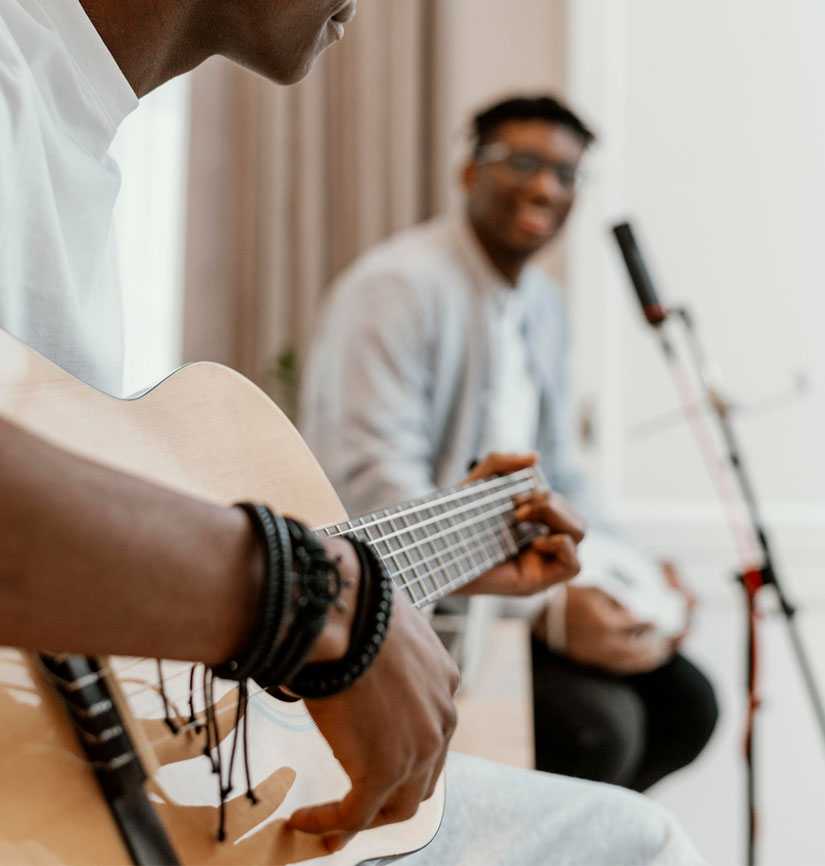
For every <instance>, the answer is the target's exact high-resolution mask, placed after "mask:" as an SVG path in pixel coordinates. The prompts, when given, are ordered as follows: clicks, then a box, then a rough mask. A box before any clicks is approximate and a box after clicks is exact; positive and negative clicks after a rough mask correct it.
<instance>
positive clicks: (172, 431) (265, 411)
mask: <svg viewBox="0 0 825 866" xmlns="http://www.w3.org/2000/svg"><path fill="white" fill-rule="evenodd" d="M0 358H2V359H3V360H2V366H0V417H3V418H5V419H7V420H8V421H10V422H12V423H14V424H16V425H17V426H19V427H21V428H24V429H26V430H28V431H30V432H31V433H34V434H36V435H37V436H40V437H41V438H42V439H44V440H47V441H49V442H51V443H53V444H55V445H57V446H59V447H61V448H63V449H65V450H67V451H71V452H74V453H76V454H78V455H81V456H84V457H86V458H88V459H90V460H93V461H95V462H97V463H101V464H104V465H108V466H111V467H113V468H116V469H119V470H122V471H124V472H127V473H130V474H133V475H136V476H139V477H141V478H144V479H148V480H151V481H153V482H156V483H158V484H160V485H163V486H165V487H168V488H171V489H174V490H177V491H180V492H183V493H186V494H189V495H191V496H196V497H199V498H202V499H206V500H209V501H212V502H216V503H220V504H226V505H228V504H231V503H233V502H237V501H239V500H251V501H257V502H262V503H266V504H268V505H270V506H271V507H272V508H273V509H276V510H277V511H279V512H282V513H286V514H289V515H291V516H294V517H297V518H300V519H301V520H303V521H305V522H306V523H308V524H309V525H310V526H316V527H317V526H325V525H329V524H333V523H340V522H343V521H345V520H346V515H345V513H344V510H343V507H342V506H341V503H340V501H339V500H338V497H337V496H336V495H335V492H334V491H333V489H332V487H331V485H330V484H329V482H328V481H327V479H326V478H325V476H324V474H323V472H322V470H321V468H320V467H319V465H318V463H317V462H316V460H315V458H314V457H313V456H312V454H311V453H310V451H309V449H308V448H307V447H306V445H305V444H304V443H303V441H302V440H301V438H300V436H299V435H298V433H297V431H296V430H295V428H294V427H293V426H292V425H291V424H290V422H289V421H288V420H287V419H286V417H285V416H284V415H283V414H282V413H281V412H280V410H279V409H278V408H277V407H276V406H275V405H274V404H273V403H272V402H271V401H270V400H269V398H268V397H267V396H266V395H265V394H264V393H263V392H262V391H260V390H259V389H258V388H257V387H256V386H254V385H253V384H252V383H250V382H249V381H248V380H246V379H244V378H243V377H242V376H240V375H239V374H237V373H235V372H233V371H232V370H229V369H227V368H225V367H222V366H220V365H217V364H193V365H189V366H186V367H183V368H181V369H180V370H178V371H177V372H176V373H174V374H173V375H172V376H170V377H169V378H168V379H166V380H165V381H164V382H162V383H161V384H160V385H158V386H157V387H155V388H154V389H152V390H151V391H149V392H147V393H146V394H145V395H143V396H141V397H140V398H137V399H130V400H119V399H115V398H112V397H109V396H107V395H105V394H102V393H100V392H98V391H96V390H94V389H92V388H90V387H88V386H86V385H84V384H83V383H81V382H79V381H78V380H76V379H74V378H73V377H72V376H70V375H69V374H68V373H66V372H65V371H63V370H61V369H60V368H59V367H57V366H55V365H53V364H51V363H50V362H49V361H47V360H46V359H45V358H43V357H42V356H40V355H39V354H37V353H36V352H34V351H33V350H31V349H30V348H28V347H27V346H25V345H24V344H23V343H20V342H19V341H17V340H15V339H14V338H13V337H11V336H9V335H8V334H6V333H5V332H2V331H0ZM113 668H114V670H115V676H114V677H112V678H110V679H111V682H110V688H111V689H112V690H113V692H114V693H115V694H116V695H117V696H118V701H117V703H118V705H119V708H120V711H121V716H122V718H123V720H124V722H125V723H126V726H127V727H128V729H129V731H130V733H131V736H132V740H133V742H134V743H135V746H136V748H137V751H138V753H139V755H140V757H141V762H142V764H143V767H144V769H145V770H146V772H147V774H148V775H149V781H148V783H147V785H146V789H147V791H148V793H149V798H150V801H151V802H152V804H153V806H154V809H155V811H156V812H157V814H158V816H159V818H160V821H161V823H162V825H163V827H164V828H165V830H166V832H167V835H168V837H169V839H170V841H171V844H172V846H173V848H174V849H175V852H176V854H177V856H178V858H179V859H180V861H181V862H182V863H191V864H211V863H215V864H234V863H237V864H241V863H243V864H253V863H254V864H258V863H260V864H287V863H299V862H310V861H316V860H318V858H323V859H321V860H320V861H319V862H321V863H323V864H324V866H343V864H347V866H352V864H356V863H360V862H362V861H363V860H367V859H373V858H383V857H391V856H397V855H399V854H403V853H408V852H411V851H414V850H417V849H419V848H421V847H423V846H424V845H426V844H427V843H428V842H429V841H430V839H432V837H433V836H434V835H435V832H436V830H437V829H438V825H439V823H440V820H441V814H442V812H443V802H444V783H443V778H442V781H441V783H440V785H439V788H438V790H437V792H436V794H435V795H434V796H433V797H432V798H430V800H428V801H427V802H426V803H424V804H422V806H421V808H420V809H419V812H418V814H417V815H416V816H415V818H413V819H411V820H410V821H406V822H404V823H401V824H394V825H391V826H389V827H383V828H380V829H376V830H369V831H366V832H364V833H361V834H359V835H358V836H357V837H356V839H355V840H354V841H353V842H351V843H350V845H349V846H347V847H346V848H345V849H344V850H343V851H342V852H339V853H337V854H335V855H328V854H326V852H325V849H323V848H322V847H321V846H320V844H319V842H318V840H317V839H316V838H314V837H311V836H306V835H304V834H300V833H296V832H294V831H291V830H287V829H286V827H285V819H286V818H288V817H289V815H290V814H291V813H292V812H293V811H294V810H295V809H296V808H298V807H300V806H302V805H308V804H311V803H320V802H324V801H327V800H330V799H337V798H339V797H340V796H342V794H344V793H345V792H346V791H347V790H348V788H349V780H348V778H347V777H346V775H345V774H344V772H343V770H342V768H341V767H340V765H339V764H338V762H337V761H336V760H335V758H334V757H333V755H332V753H331V751H330V749H329V747H328V746H327V744H326V741H325V740H324V739H323V738H322V737H321V735H320V733H319V732H318V731H317V729H316V728H315V726H314V724H313V722H312V720H311V718H310V717H309V714H308V713H307V711H306V708H305V707H304V705H303V704H302V703H301V702H298V703H294V704H287V703H283V702H280V701H278V700H276V699H274V698H271V697H270V696H269V695H267V694H265V693H262V692H261V693H259V694H256V695H255V696H254V697H253V698H252V700H251V701H250V706H249V710H248V713H247V723H248V727H249V742H250V759H251V771H252V782H253V784H254V787H255V792H256V794H257V796H258V797H259V800H260V802H259V803H258V805H255V806H253V805H252V804H251V803H250V802H249V800H248V799H247V798H246V796H245V792H246V785H245V781H244V777H243V774H242V772H241V769H242V767H241V765H242V761H239V762H238V766H237V767H236V772H235V773H234V775H233V783H234V790H233V793H232V794H231V795H230V797H231V799H230V801H229V803H228V808H227V840H226V841H224V842H218V841H217V838H216V831H217V827H218V804H219V798H218V783H217V779H216V777H215V776H214V775H213V774H212V773H211V772H210V761H209V760H208V759H207V758H206V757H205V756H204V755H203V742H204V741H203V735H202V734H199V735H196V734H195V733H194V732H193V731H191V730H189V731H186V732H184V733H181V734H178V735H177V736H172V734H171V733H170V731H169V729H168V728H167V727H166V725H165V723H164V721H163V719H164V710H163V702H162V700H161V698H160V693H159V690H158V688H157V683H156V676H155V671H156V665H155V663H154V662H148V661H145V660H144V661H134V660H133V661H130V660H119V661H114V662H113ZM189 670H190V666H187V665H183V664H179V663H172V662H169V663H167V662H164V664H163V671H164V679H165V681H166V691H167V695H168V699H169V702H170V705H171V707H172V714H173V717H174V718H176V719H178V720H183V721H185V719H186V717H187V716H188V713H189V705H188V700H189V694H190V689H189V676H188V675H189ZM221 686H222V687H223V688H222V690H220V691H218V692H217V693H216V695H215V700H216V708H217V710H218V715H219V729H220V734H221V738H222V749H223V752H224V754H225V757H226V758H228V754H229V745H230V742H231V738H232V731H233V726H234V722H235V714H234V702H233V695H232V693H231V684H228V683H227V684H225V685H224V684H221ZM195 691H196V694H197V689H196V690H195ZM198 700H200V699H198ZM202 708H203V702H202V700H200V703H199V705H198V709H199V710H202ZM0 731H2V735H1V736H2V737H3V746H2V749H0V866H2V864H21V863H38V864H57V863H84V864H92V863H100V864H104V863H105V864H113V863H128V862H130V856H129V853H128V851H127V849H126V847H125V845H124V843H123V841H122V839H121V836H120V833H119V831H118V828H117V826H116V824H115V823H114V821H113V820H112V818H111V815H110V812H109V809H108V807H107V805H106V802H105V800H104V798H103V797H102V794H101V790H100V787H99V785H98V783H97V780H96V778H95V775H94V773H93V771H92V770H91V768H90V767H89V764H88V763H87V762H86V759H85V756H84V753H83V751H82V749H81V748H80V746H79V744H78V740H77V737H76V735H75V733H74V731H73V730H72V728H71V726H70V724H69V722H68V716H67V713H66V712H65V710H64V708H63V707H62V705H61V703H60V701H59V699H58V697H57V695H56V693H55V692H54V691H53V690H52V688H51V686H50V685H48V683H47V682H46V680H45V678H44V677H43V676H42V674H41V667H40V665H39V662H38V660H37V659H36V658H35V657H32V656H29V655H28V654H25V653H20V652H18V651H16V650H12V649H3V650H0Z"/></svg>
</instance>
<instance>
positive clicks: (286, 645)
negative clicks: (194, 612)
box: [212, 502, 393, 698]
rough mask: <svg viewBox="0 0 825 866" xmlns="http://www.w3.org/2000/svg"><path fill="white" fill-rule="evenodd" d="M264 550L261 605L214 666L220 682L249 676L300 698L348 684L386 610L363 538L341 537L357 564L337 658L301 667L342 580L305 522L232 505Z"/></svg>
mask: <svg viewBox="0 0 825 866" xmlns="http://www.w3.org/2000/svg"><path fill="white" fill-rule="evenodd" d="M238 507H240V508H242V509H243V510H244V512H245V513H246V514H247V516H248V517H249V519H250V522H251V523H252V527H253V529H254V532H255V536H256V538H257V539H258V541H259V542H260V544H261V547H262V549H263V552H264V566H265V567H264V586H263V590H262V594H261V606H260V611H259V614H258V618H257V620H256V622H255V626H254V628H253V631H252V635H251V637H250V640H249V642H248V644H247V646H246V648H245V649H244V651H243V653H241V654H240V655H239V656H238V657H237V658H235V659H231V660H230V661H228V662H224V663H223V664H220V665H215V666H214V667H213V668H212V672H213V673H214V675H215V676H218V677H221V678H223V679H233V680H238V681H245V680H247V679H253V680H255V681H256V682H257V683H258V684H259V685H260V686H262V687H263V688H265V689H268V690H269V689H276V690H277V689H278V688H279V687H280V686H281V685H282V684H286V685H288V686H289V687H290V689H291V690H292V691H293V692H294V693H295V694H298V695H300V696H301V697H307V698H322V697H327V696H329V695H333V694H336V693H337V692H340V691H343V690H344V689H346V688H348V687H349V686H350V685H352V684H353V683H354V682H355V681H356V680H357V679H358V677H360V676H361V675H362V674H363V673H364V672H365V671H366V670H367V668H368V667H369V666H370V665H371V664H372V663H373V661H374V660H375V657H376V656H377V655H378V651H379V650H380V649H381V646H382V645H383V643H384V640H385V638H386V635H387V629H388V628H389V621H390V615H391V613H392V597H393V596H392V593H393V584H392V579H391V578H390V576H389V575H388V573H387V571H386V569H385V568H384V565H383V563H382V562H381V560H380V559H379V558H378V556H377V555H376V554H375V552H374V551H373V549H372V548H371V546H370V545H369V544H367V543H366V542H363V541H360V540H359V539H357V538H355V537H353V536H346V538H347V540H348V541H349V542H350V543H351V544H352V546H353V549H354V550H355V553H356V555H357V556H358V560H359V563H360V566H361V582H360V585H359V587H358V600H357V603H356V609H355V613H354V616H353V623H352V629H351V631H350V642H349V648H348V650H347V652H346V655H344V657H343V658H341V659H339V660H337V661H331V662H315V663H313V664H306V659H307V658H308V656H309V655H310V653H311V652H312V648H313V646H314V645H315V642H316V640H317V639H318V636H319V635H320V634H321V632H322V631H323V628H324V625H325V624H326V620H327V614H328V612H329V608H330V606H332V605H335V604H336V603H338V599H339V596H340V593H341V586H342V580H341V576H340V574H339V572H338V568H337V566H336V564H335V563H333V562H331V561H330V559H329V558H328V557H327V554H326V550H325V548H324V546H323V544H321V542H320V541H319V540H318V538H317V537H316V536H315V534H314V533H313V532H312V531H311V530H309V529H308V528H307V527H306V526H304V525H303V524H301V523H298V522H297V521H295V520H290V519H289V518H285V517H280V516H278V515H275V514H273V513H272V511H270V509H269V508H267V507H266V506H264V505H253V504H250V503H246V502H243V503H239V506H238Z"/></svg>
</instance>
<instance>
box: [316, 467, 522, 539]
mask: <svg viewBox="0 0 825 866" xmlns="http://www.w3.org/2000/svg"><path fill="white" fill-rule="evenodd" d="M532 477H533V476H531V475H529V473H528V470H521V471H519V472H515V473H512V474H510V475H502V476H495V477H493V478H489V479H483V480H481V481H474V482H471V483H469V484H464V485H461V486H459V487H451V488H448V489H447V490H446V491H439V493H438V495H436V496H433V497H431V498H430V497H426V498H422V499H417V500H413V501H412V502H408V503H404V504H402V505H398V506H394V507H391V508H386V509H384V510H382V511H376V512H373V513H372V514H367V515H364V516H362V517H356V518H354V519H353V520H348V521H343V522H341V523H335V524H332V525H331V526H329V527H325V529H327V530H332V529H336V530H337V531H338V532H346V531H347V530H346V528H345V529H343V530H340V529H338V527H341V526H344V527H348V528H353V529H369V528H371V527H373V526H377V525H378V524H379V523H382V522H384V521H386V520H389V519H391V518H393V517H406V516H409V515H411V514H416V513H418V512H420V511H424V510H432V509H433V508H436V507H443V506H445V505H446V504H447V503H449V502H453V501H455V500H460V499H466V498H468V497H474V496H479V495H483V494H484V493H487V492H489V491H492V490H496V489H501V488H503V487H507V486H514V485H517V484H522V483H524V482H525V481H528V480H530V479H531V478H532ZM322 531H323V530H322Z"/></svg>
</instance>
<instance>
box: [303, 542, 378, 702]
mask: <svg viewBox="0 0 825 866" xmlns="http://www.w3.org/2000/svg"><path fill="white" fill-rule="evenodd" d="M345 537H346V538H347V540H348V541H349V542H350V543H351V544H352V546H353V548H354V549H355V552H356V554H357V555H358V559H359V562H360V564H361V585H360V587H359V593H358V594H359V603H358V607H357V609H356V611H355V616H354V618H353V630H352V633H351V634H352V636H351V640H350V646H349V649H348V650H347V653H346V655H345V656H344V657H343V658H341V659H339V660H337V661H330V662H314V663H312V664H308V665H305V666H304V667H303V668H301V669H300V670H299V671H298V673H297V674H295V676H293V677H292V678H291V679H289V680H286V683H287V685H288V686H289V688H290V689H291V690H292V691H293V692H294V693H295V694H297V695H300V696H301V697H303V698H324V697H329V696H330V695H334V694H337V693H338V692H341V691H343V690H344V689H346V688H348V687H349V686H351V685H352V684H353V683H354V682H355V681H356V680H357V679H358V677H360V676H361V675H362V674H363V673H364V672H365V671H366V670H367V669H368V668H369V666H370V665H371V664H372V663H373V662H374V661H375V658H376V656H377V655H378V652H379V650H380V649H381V647H382V646H383V644H384V640H385V639H386V636H387V630H388V628H389V623H390V616H391V614H392V599H393V583H392V578H391V577H390V576H389V574H388V573H387V570H386V569H385V568H384V564H383V563H382V562H381V560H380V559H379V558H378V556H377V555H376V554H375V552H374V551H373V549H372V547H371V546H370V545H369V544H367V543H366V542H363V541H361V540H359V539H357V538H355V537H353V536H349V535H348V536H345Z"/></svg>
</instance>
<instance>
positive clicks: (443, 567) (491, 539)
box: [379, 518, 515, 603]
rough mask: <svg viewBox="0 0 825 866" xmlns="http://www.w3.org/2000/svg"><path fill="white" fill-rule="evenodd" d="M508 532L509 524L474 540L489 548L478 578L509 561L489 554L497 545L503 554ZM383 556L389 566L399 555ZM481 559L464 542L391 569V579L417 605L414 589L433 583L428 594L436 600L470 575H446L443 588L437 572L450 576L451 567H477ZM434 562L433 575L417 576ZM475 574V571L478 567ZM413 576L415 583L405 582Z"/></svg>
mask: <svg viewBox="0 0 825 866" xmlns="http://www.w3.org/2000/svg"><path fill="white" fill-rule="evenodd" d="M489 519H490V518H487V520H489ZM506 528H507V527H506V525H505V524H500V525H496V526H488V527H485V528H483V529H482V530H481V531H480V532H478V533H476V536H475V539H474V540H476V541H481V542H485V543H486V545H487V546H485V548H484V552H483V554H482V555H483V557H484V559H483V565H484V567H483V569H482V570H481V571H478V573H477V574H483V572H484V571H486V570H487V568H490V567H492V565H493V564H495V563H496V562H497V561H501V559H506V556H504V557H501V559H498V560H497V559H496V557H495V555H494V554H493V555H491V553H490V552H489V551H490V550H491V548H492V546H493V543H495V544H496V547H497V548H498V549H499V550H501V549H502V548H503V547H504V545H502V544H501V543H500V539H501V536H502V535H504V533H505V532H506ZM514 546H515V544H514ZM461 549H463V550H464V552H463V553H462V554H461V556H459V557H458V558H455V557H453V558H450V555H451V554H452V553H454V552H455V551H457V550H461ZM379 555H380V556H381V557H382V558H383V559H384V560H385V562H386V561H387V560H392V559H394V558H395V556H396V554H395V553H390V554H387V555H386V556H384V554H379ZM479 555H480V554H479V551H478V550H475V549H467V545H466V542H464V541H463V540H461V539H460V540H458V541H457V542H456V543H454V544H452V545H450V546H449V547H442V548H439V549H437V550H434V552H433V553H432V554H431V555H430V556H425V557H424V558H422V559H421V560H419V561H417V562H410V564H409V565H405V566H398V565H395V566H394V567H392V568H390V569H389V571H390V576H391V577H392V578H393V581H394V582H395V583H396V586H397V588H398V589H399V590H406V591H407V594H408V595H409V596H410V597H411V598H412V599H413V601H415V602H416V603H418V602H419V599H417V598H416V597H415V593H414V592H413V589H415V588H420V587H423V586H425V584H426V583H427V581H429V582H430V583H432V584H433V588H432V589H426V593H427V595H428V596H429V595H432V596H433V597H434V598H435V597H438V596H440V595H443V594H445V593H446V592H447V591H449V590H450V589H453V588H456V587H457V586H458V585H459V583H460V582H461V581H463V579H464V578H465V577H467V575H468V572H462V574H460V575H458V576H456V577H451V576H450V575H449V574H446V577H447V579H446V581H444V582H443V583H440V584H439V583H438V577H437V575H436V573H435V572H436V571H440V572H445V573H446V572H448V569H449V568H450V567H451V566H453V565H456V564H457V563H458V562H459V561H461V560H469V562H470V564H471V566H474V563H473V560H474V559H477V558H478V557H479ZM507 555H510V553H509V551H508V552H507ZM445 557H447V558H446V559H445ZM433 561H437V569H436V568H431V569H430V571H429V573H427V574H424V575H421V574H418V573H417V572H419V571H420V570H421V569H422V568H426V567H428V566H430V565H431V563H432V562H433ZM388 564H389V563H388ZM472 570H473V571H474V570H475V567H474V568H473V569H472ZM409 573H412V574H413V575H414V576H413V578H412V579H411V580H405V576H406V575H407V574H409ZM477 574H474V575H473V576H477ZM473 576H470V577H467V580H468V581H469V580H472V579H473ZM398 578H401V579H400V580H398Z"/></svg>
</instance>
